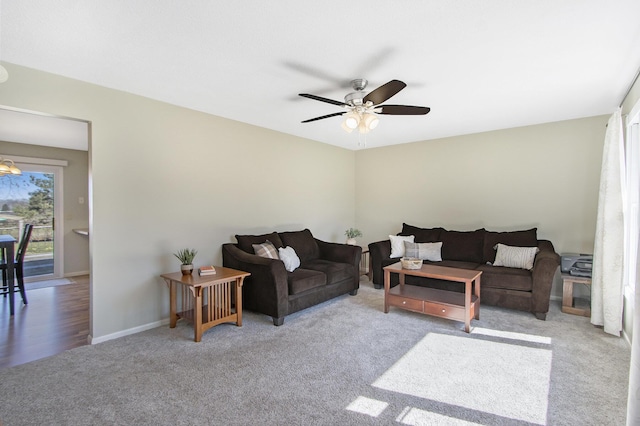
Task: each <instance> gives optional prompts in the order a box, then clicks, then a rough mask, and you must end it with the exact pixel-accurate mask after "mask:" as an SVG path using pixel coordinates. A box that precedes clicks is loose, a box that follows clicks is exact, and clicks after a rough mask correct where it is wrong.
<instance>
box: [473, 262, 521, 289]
mask: <svg viewBox="0 0 640 426" xmlns="http://www.w3.org/2000/svg"><path fill="white" fill-rule="evenodd" d="M477 270H478V271H482V275H481V277H480V279H481V283H482V284H481V286H482V289H485V288H499V289H505V290H518V291H531V290H532V289H533V278H532V276H531V271H527V270H526V269H518V268H505V267H500V266H491V265H480V266H478V268H477ZM480 291H481V292H482V290H480Z"/></svg>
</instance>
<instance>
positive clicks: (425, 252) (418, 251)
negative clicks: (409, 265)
mask: <svg viewBox="0 0 640 426" xmlns="http://www.w3.org/2000/svg"><path fill="white" fill-rule="evenodd" d="M404 256H405V257H413V258H415V259H422V260H430V261H432V262H441V261H442V241H439V242H437V243H410V242H408V241H405V242H404Z"/></svg>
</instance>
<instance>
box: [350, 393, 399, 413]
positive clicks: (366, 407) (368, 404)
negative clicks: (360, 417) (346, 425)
mask: <svg viewBox="0 0 640 426" xmlns="http://www.w3.org/2000/svg"><path fill="white" fill-rule="evenodd" d="M388 406H389V404H388V403H386V402H384V401H378V400H376V399H371V398H366V397H364V396H359V397H357V398H356V399H355V400H354V401H353V402H352V403H351V404H349V405H348V406H347V410H350V411H355V412H356V413H361V414H366V415H369V416H371V417H378V416H379V415H380V414H382V412H383V411H384V410H385V408H387V407H388Z"/></svg>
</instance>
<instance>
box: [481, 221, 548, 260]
mask: <svg viewBox="0 0 640 426" xmlns="http://www.w3.org/2000/svg"><path fill="white" fill-rule="evenodd" d="M537 232H538V228H531V229H527V230H526V231H512V232H493V231H485V233H484V244H483V249H482V251H483V256H484V259H483V262H482V263H487V262H491V263H493V261H494V260H495V259H496V250H495V249H494V247H495V245H496V244H498V243H502V244H505V245H508V246H515V247H537V246H538V235H537Z"/></svg>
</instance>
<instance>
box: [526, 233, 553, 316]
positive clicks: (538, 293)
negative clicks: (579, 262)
mask: <svg viewBox="0 0 640 426" xmlns="http://www.w3.org/2000/svg"><path fill="white" fill-rule="evenodd" d="M538 249H539V250H540V251H539V252H538V254H537V255H536V258H535V261H534V263H533V270H532V271H531V274H532V279H533V284H532V285H533V287H532V294H531V298H532V300H531V311H532V312H533V313H534V314H536V316H537V317H540V316H544V315H546V313H547V312H548V311H549V299H550V298H551V287H552V285H553V277H554V275H555V273H556V271H557V270H558V267H559V266H560V255H558V253H556V252H555V249H554V247H553V244H552V243H551V241H548V240H538Z"/></svg>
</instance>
